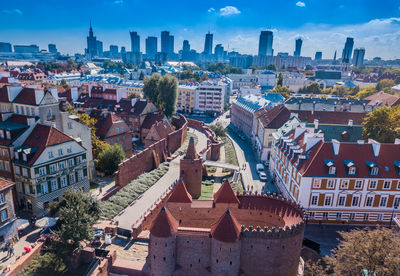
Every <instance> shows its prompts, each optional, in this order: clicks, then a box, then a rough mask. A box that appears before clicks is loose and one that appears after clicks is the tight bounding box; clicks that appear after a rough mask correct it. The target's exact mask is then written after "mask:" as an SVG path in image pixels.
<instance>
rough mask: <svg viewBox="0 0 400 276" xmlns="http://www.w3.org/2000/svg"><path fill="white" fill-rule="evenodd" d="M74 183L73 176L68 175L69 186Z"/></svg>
mask: <svg viewBox="0 0 400 276" xmlns="http://www.w3.org/2000/svg"><path fill="white" fill-rule="evenodd" d="M74 183H75V175H74V174H70V175H69V184H70V185H71V184H74Z"/></svg>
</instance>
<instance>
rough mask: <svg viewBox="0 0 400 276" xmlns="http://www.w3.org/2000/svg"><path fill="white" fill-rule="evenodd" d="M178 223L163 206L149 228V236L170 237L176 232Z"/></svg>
mask: <svg viewBox="0 0 400 276" xmlns="http://www.w3.org/2000/svg"><path fill="white" fill-rule="evenodd" d="M178 226H179V223H178V221H177V220H176V219H175V218H174V217H173V216H172V215H171V213H170V212H169V211H168V210H167V209H166V208H165V207H164V206H163V207H162V208H161V211H160V213H158V215H157V217H156V219H155V220H154V221H153V225H152V226H151V228H150V234H151V235H154V236H156V237H159V238H167V237H170V236H172V235H174V234H176V232H177V231H178Z"/></svg>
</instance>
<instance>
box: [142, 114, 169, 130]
mask: <svg viewBox="0 0 400 276" xmlns="http://www.w3.org/2000/svg"><path fill="white" fill-rule="evenodd" d="M163 118H164V115H163V114H160V113H150V114H148V115H147V116H146V118H145V119H144V121H143V124H142V128H145V129H150V128H151V127H152V126H153V125H154V124H155V123H156V122H160V121H162V120H163Z"/></svg>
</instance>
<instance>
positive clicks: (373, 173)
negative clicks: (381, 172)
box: [371, 167, 378, 175]
mask: <svg viewBox="0 0 400 276" xmlns="http://www.w3.org/2000/svg"><path fill="white" fill-rule="evenodd" d="M371 175H378V167H373V168H371Z"/></svg>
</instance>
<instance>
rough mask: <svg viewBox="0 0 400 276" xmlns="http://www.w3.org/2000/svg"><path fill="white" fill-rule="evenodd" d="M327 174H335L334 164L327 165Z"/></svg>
mask: <svg viewBox="0 0 400 276" xmlns="http://www.w3.org/2000/svg"><path fill="white" fill-rule="evenodd" d="M328 173H329V174H335V173H336V167H335V166H331V167H329V172H328Z"/></svg>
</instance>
